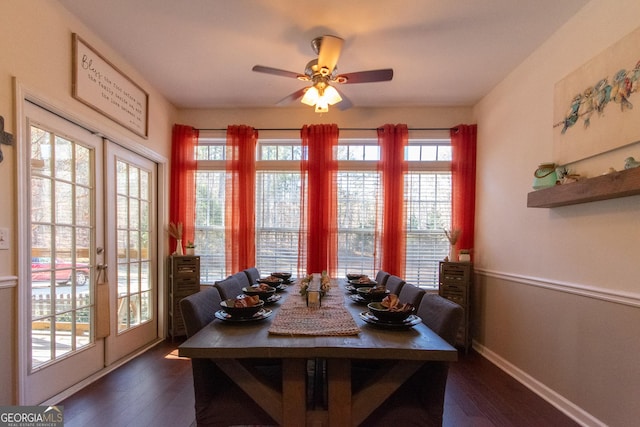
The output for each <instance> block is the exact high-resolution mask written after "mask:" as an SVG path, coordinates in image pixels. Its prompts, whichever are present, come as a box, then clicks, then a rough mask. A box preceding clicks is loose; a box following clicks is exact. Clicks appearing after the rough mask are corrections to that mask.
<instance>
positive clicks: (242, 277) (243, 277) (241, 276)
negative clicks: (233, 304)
mask: <svg viewBox="0 0 640 427" xmlns="http://www.w3.org/2000/svg"><path fill="white" fill-rule="evenodd" d="M231 277H233V278H234V279H236V281H237V282H238V283H239V284H240V288H241V289H242V288H245V287H247V288H248V287H249V286H251V285H252V284H254V283H255V282H251V281H250V280H249V276H247V274H246V273H245V272H244V271H238V272H237V273H235V274H232V275H231Z"/></svg>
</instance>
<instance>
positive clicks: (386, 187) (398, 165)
mask: <svg viewBox="0 0 640 427" xmlns="http://www.w3.org/2000/svg"><path fill="white" fill-rule="evenodd" d="M408 141H409V131H408V129H407V125H405V124H398V125H390V124H387V125H384V126H383V127H381V128H378V144H379V145H380V162H379V163H378V171H379V172H380V173H381V175H382V194H383V202H382V205H383V213H382V236H381V264H380V268H381V269H382V270H384V271H387V272H389V273H391V274H395V275H397V276H400V277H404V272H405V255H406V221H405V204H404V176H405V173H406V171H407V162H406V161H405V158H404V149H405V147H406V146H407V143H408Z"/></svg>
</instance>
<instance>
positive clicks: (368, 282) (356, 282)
mask: <svg viewBox="0 0 640 427" xmlns="http://www.w3.org/2000/svg"><path fill="white" fill-rule="evenodd" d="M349 284H350V285H351V286H353V287H354V288H360V287H363V286H367V287H370V288H372V287H374V286H376V285H377V284H378V282H376V281H375V280H372V279H370V278H368V277H367V276H364V277H361V278H360V279H353V280H349Z"/></svg>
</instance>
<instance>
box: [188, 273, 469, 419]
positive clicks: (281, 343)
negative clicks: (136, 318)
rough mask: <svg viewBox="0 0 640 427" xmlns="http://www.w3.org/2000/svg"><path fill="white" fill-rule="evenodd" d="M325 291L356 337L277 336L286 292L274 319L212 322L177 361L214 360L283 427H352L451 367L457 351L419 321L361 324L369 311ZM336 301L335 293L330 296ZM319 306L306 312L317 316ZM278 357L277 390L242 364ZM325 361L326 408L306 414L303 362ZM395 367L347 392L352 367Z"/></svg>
mask: <svg viewBox="0 0 640 427" xmlns="http://www.w3.org/2000/svg"><path fill="white" fill-rule="evenodd" d="M334 283H335V285H334V287H333V288H332V289H331V290H330V291H329V292H331V293H338V295H340V297H342V301H343V303H344V307H345V308H346V309H347V310H348V312H349V313H350V314H351V315H352V317H353V319H354V320H355V324H356V325H357V328H358V329H359V331H358V332H357V333H356V334H354V335H335V336H322V335H280V334H273V333H270V332H269V330H270V326H271V324H272V322H273V321H274V318H275V316H277V315H278V310H279V309H280V308H279V307H280V305H281V304H282V303H283V301H284V300H285V299H286V298H302V297H301V296H300V294H299V293H298V286H297V285H291V286H289V288H288V290H287V291H286V292H283V293H281V294H279V295H282V298H281V301H279V302H278V303H276V304H273V305H270V306H269V308H270V309H271V310H272V312H273V313H272V315H271V316H269V317H268V318H266V319H264V320H260V321H256V322H242V323H231V322H225V321H222V320H219V319H216V320H214V321H213V322H211V323H210V324H209V325H207V326H206V327H204V328H203V329H202V330H200V331H199V332H198V333H196V334H195V335H193V336H192V337H190V338H189V339H187V340H186V341H185V342H184V343H183V344H181V345H180V346H179V355H180V356H183V357H189V358H206V359H211V360H213V361H214V362H215V363H216V364H217V365H218V367H219V368H220V369H221V370H222V371H223V372H224V373H225V374H226V375H227V376H229V377H230V378H231V379H232V380H233V381H234V382H235V383H236V384H237V385H238V386H239V387H240V388H241V389H242V390H244V391H245V392H246V393H247V394H248V395H249V396H250V397H251V398H252V399H253V400H254V401H255V402H256V403H257V404H258V405H260V406H261V407H262V408H263V409H264V410H265V412H266V413H268V414H269V416H271V418H273V420H275V422H276V423H278V424H279V425H281V426H285V427H287V426H292V427H300V426H305V425H308V426H311V425H330V426H332V427H333V426H357V425H359V424H360V423H362V422H363V421H364V420H365V419H366V418H367V416H369V414H371V413H372V412H373V411H374V410H375V409H376V408H377V407H378V406H379V405H380V404H382V403H383V402H384V401H385V400H386V399H387V397H389V396H390V395H391V394H392V393H393V392H394V391H395V390H397V389H398V388H399V387H400V386H401V385H402V384H403V383H404V382H405V381H406V380H407V379H409V378H410V377H411V376H412V375H413V374H414V373H416V371H417V370H418V369H419V368H420V367H421V366H422V365H423V364H424V363H426V362H430V361H445V362H449V361H455V360H457V355H458V353H457V350H456V349H455V348H454V347H452V346H451V345H449V344H448V343H447V342H446V341H444V340H443V339H442V338H440V337H439V336H438V335H437V334H436V333H435V332H433V331H432V330H431V329H429V328H428V327H427V326H426V325H424V324H423V323H422V322H420V323H419V324H417V325H415V326H413V327H410V328H403V329H398V328H390V329H387V328H381V327H378V326H376V325H372V324H369V323H367V322H365V321H364V319H362V318H361V316H360V313H362V312H366V311H367V307H366V305H361V304H357V303H355V302H354V301H353V300H352V298H351V297H350V296H349V294H348V293H347V292H346V291H345V289H344V286H345V284H346V281H344V280H335V279H334ZM333 295H334V297H335V295H336V294H333ZM321 312H322V307H320V308H317V309H314V310H310V311H309V316H315V315H319V314H320V313H321ZM255 358H261V359H280V360H281V361H282V389H281V390H280V389H275V388H273V387H270V386H268V385H267V384H265V383H264V382H263V381H260V380H259V379H258V378H257V377H256V376H255V375H254V373H253V372H252V371H251V370H250V369H247V368H246V365H245V364H243V363H241V361H242V359H255ZM309 360H323V361H325V363H326V389H327V402H326V409H324V410H321V411H318V410H312V411H311V410H307V399H306V390H307V374H308V373H307V362H308V361H309ZM358 360H368V361H371V360H373V361H374V362H375V361H385V362H392V363H390V364H389V365H385V366H389V367H388V368H385V370H384V372H382V374H381V375H380V376H379V377H378V378H377V381H375V382H372V383H370V384H367V385H365V386H363V387H362V388H361V389H359V390H358V391H357V392H356V393H355V394H352V362H354V361H358Z"/></svg>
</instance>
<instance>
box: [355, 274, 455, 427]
mask: <svg viewBox="0 0 640 427" xmlns="http://www.w3.org/2000/svg"><path fill="white" fill-rule="evenodd" d="M406 286H410V285H409V284H407V285H406ZM406 286H405V287H406ZM411 286H413V285H411ZM417 314H418V316H420V317H421V318H422V321H423V323H424V324H425V325H426V326H427V327H429V328H430V329H431V330H433V331H434V332H435V333H436V334H438V335H439V336H440V337H441V338H442V339H444V340H445V341H447V342H448V343H449V344H451V345H454V344H455V341H456V335H457V331H458V329H459V328H460V324H461V322H462V317H463V309H462V307H461V306H459V305H458V304H456V303H454V302H452V301H449V300H448V299H446V298H443V297H441V296H439V295H437V294H431V293H429V294H425V295H424V296H423V298H422V300H421V301H420V305H419V306H418V310H417ZM448 373H449V362H435V361H430V362H426V363H425V364H424V365H422V367H420V369H418V371H417V372H416V373H415V374H414V375H413V376H412V377H411V378H410V379H409V380H407V381H406V382H405V383H404V384H403V385H402V386H401V387H400V388H399V389H398V390H397V391H396V392H395V393H394V394H392V395H391V396H390V397H389V398H388V399H387V400H386V401H385V402H384V403H383V404H382V405H380V406H379V407H378V408H377V409H376V410H375V411H373V412H372V413H371V415H369V417H368V418H367V419H366V420H365V422H364V423H362V425H366V426H368V427H377V426H388V425H392V424H397V425H403V426H405V425H411V426H418V425H419V426H442V421H443V414H444V398H445V391H446V385H447V376H448Z"/></svg>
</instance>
